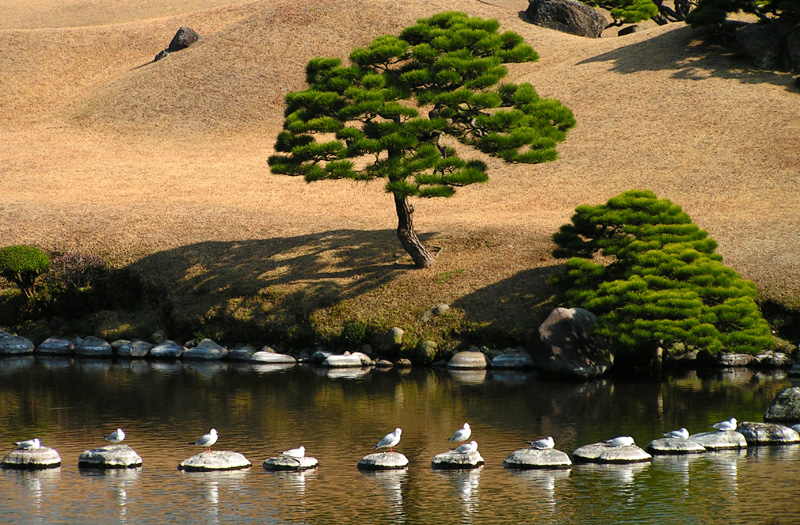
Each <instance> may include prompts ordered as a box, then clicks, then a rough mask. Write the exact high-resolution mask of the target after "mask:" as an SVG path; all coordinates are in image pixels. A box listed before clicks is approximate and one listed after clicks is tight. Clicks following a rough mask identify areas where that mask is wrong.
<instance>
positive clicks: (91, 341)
mask: <svg viewBox="0 0 800 525" xmlns="http://www.w3.org/2000/svg"><path fill="white" fill-rule="evenodd" d="M113 353H114V349H113V348H111V345H110V344H109V343H108V342H107V341H104V340H102V339H100V338H99V337H95V336H93V335H90V336H89V337H87V338H86V339H84V340H83V341H81V343H80V344H79V345H78V346H76V347H75V355H76V356H84V357H111V354H113Z"/></svg>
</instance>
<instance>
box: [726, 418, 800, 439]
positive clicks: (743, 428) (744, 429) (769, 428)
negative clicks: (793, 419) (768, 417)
mask: <svg viewBox="0 0 800 525" xmlns="http://www.w3.org/2000/svg"><path fill="white" fill-rule="evenodd" d="M736 431H737V432H739V433H741V434H742V435H743V436H744V439H745V440H746V441H747V444H748V445H790V444H793V443H800V434H798V433H797V431H796V430H793V429H792V428H789V427H787V426H784V425H778V424H777V423H750V422H744V421H743V422H741V423H739V426H737V427H736Z"/></svg>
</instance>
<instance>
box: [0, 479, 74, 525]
mask: <svg viewBox="0 0 800 525" xmlns="http://www.w3.org/2000/svg"><path fill="white" fill-rule="evenodd" d="M2 472H3V474H5V475H7V476H9V477H10V478H11V479H13V480H14V481H15V483H17V484H18V485H19V486H20V487H22V492H24V494H25V496H26V497H25V499H24V501H25V505H26V506H28V507H29V508H30V510H32V511H33V514H34V516H32V518H34V519H32V520H31V521H32V522H33V523H46V521H45V520H44V517H43V515H42V507H43V504H44V503H45V501H44V500H45V496H46V495H47V494H49V493H52V492H53V488H54V487H55V484H56V482H57V481H58V480H59V479H60V477H61V467H57V468H52V469H43V470H19V469H2ZM6 495H7V494H6ZM45 508H46V507H45Z"/></svg>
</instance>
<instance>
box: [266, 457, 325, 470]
mask: <svg viewBox="0 0 800 525" xmlns="http://www.w3.org/2000/svg"><path fill="white" fill-rule="evenodd" d="M318 464H319V461H317V459H316V458H312V457H309V456H303V457H302V458H296V457H292V456H286V455H282V456H276V457H274V458H269V459H268V460H266V461H265V462H264V465H263V466H264V468H265V469H266V470H307V469H310V468H317V465H318Z"/></svg>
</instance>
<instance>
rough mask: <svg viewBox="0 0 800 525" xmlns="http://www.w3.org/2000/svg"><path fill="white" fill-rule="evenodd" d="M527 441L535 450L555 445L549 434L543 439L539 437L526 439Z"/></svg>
mask: <svg viewBox="0 0 800 525" xmlns="http://www.w3.org/2000/svg"><path fill="white" fill-rule="evenodd" d="M527 443H528V444H529V445H530V446H531V448H535V449H537V450H547V449H551V448H553V447H554V446H556V442H555V441H553V438H552V437H551V436H547V437H546V438H544V439H539V440H536V441H528V442H527Z"/></svg>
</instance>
